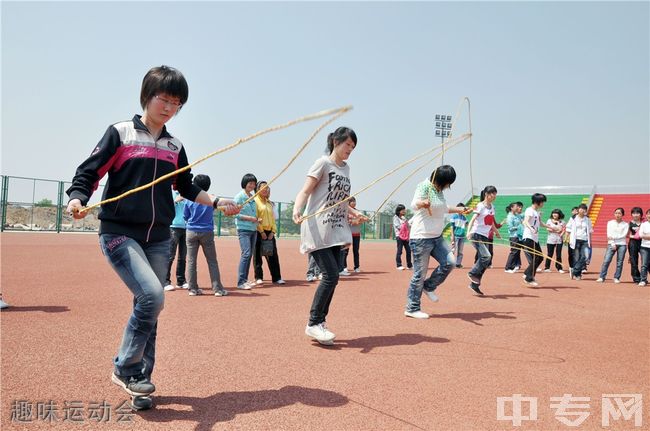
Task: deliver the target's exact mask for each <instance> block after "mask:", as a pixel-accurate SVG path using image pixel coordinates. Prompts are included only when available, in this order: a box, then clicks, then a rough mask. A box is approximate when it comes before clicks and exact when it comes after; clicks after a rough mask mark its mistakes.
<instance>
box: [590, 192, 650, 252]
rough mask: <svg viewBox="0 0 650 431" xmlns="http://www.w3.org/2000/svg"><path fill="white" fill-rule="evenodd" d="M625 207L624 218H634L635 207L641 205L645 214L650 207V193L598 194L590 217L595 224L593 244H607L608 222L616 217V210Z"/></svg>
mask: <svg viewBox="0 0 650 431" xmlns="http://www.w3.org/2000/svg"><path fill="white" fill-rule="evenodd" d="M619 207H620V208H623V209H624V210H625V215H624V216H623V220H626V221H629V220H630V219H631V218H632V215H631V211H632V208H633V207H641V209H642V210H643V215H644V216H645V211H646V210H647V209H648V208H650V194H596V195H594V200H593V202H592V204H591V208H590V209H589V217H590V218H591V222H592V223H593V225H594V235H593V237H592V239H593V245H594V247H604V246H605V245H606V244H607V222H608V221H610V220H613V219H614V210H615V209H616V208H619Z"/></svg>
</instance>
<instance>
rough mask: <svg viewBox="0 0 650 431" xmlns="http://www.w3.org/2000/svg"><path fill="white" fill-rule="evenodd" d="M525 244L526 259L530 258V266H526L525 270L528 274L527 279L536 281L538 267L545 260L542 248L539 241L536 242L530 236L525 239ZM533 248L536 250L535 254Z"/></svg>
mask: <svg viewBox="0 0 650 431" xmlns="http://www.w3.org/2000/svg"><path fill="white" fill-rule="evenodd" d="M523 244H524V250H525V251H524V254H525V255H526V260H528V268H526V271H525V272H524V274H525V275H526V281H535V274H537V267H538V266H540V265H541V264H542V262H543V261H544V259H543V258H542V249H541V247H540V246H539V243H538V242H535V241H533V240H532V239H530V238H526V239H525V240H524V241H523ZM533 250H535V254H533Z"/></svg>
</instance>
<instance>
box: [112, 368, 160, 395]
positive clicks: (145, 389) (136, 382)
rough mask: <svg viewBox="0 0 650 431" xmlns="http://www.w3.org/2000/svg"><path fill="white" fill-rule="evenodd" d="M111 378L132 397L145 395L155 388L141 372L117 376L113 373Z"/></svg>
mask: <svg viewBox="0 0 650 431" xmlns="http://www.w3.org/2000/svg"><path fill="white" fill-rule="evenodd" d="M111 380H112V381H113V383H115V384H116V385H118V386H121V387H122V389H124V390H125V391H126V393H127V394H129V395H131V396H132V397H142V396H147V395H149V394H150V393H152V392H154V391H155V390H156V387H155V386H154V385H153V383H151V382H150V381H149V379H148V378H146V377H145V376H144V375H143V374H137V375H135V376H118V375H117V374H115V373H113V375H112V376H111Z"/></svg>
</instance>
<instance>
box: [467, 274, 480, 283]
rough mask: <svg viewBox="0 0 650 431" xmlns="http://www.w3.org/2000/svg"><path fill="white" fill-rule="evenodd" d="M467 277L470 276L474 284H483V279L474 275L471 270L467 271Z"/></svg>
mask: <svg viewBox="0 0 650 431" xmlns="http://www.w3.org/2000/svg"><path fill="white" fill-rule="evenodd" d="M467 278H469V281H471V282H472V283H474V284H477V285H480V284H481V280H480V279H479V278H478V277H477V276H475V275H472V274H470V273H469V272H468V273H467Z"/></svg>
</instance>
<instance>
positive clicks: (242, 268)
mask: <svg viewBox="0 0 650 431" xmlns="http://www.w3.org/2000/svg"><path fill="white" fill-rule="evenodd" d="M237 236H238V237H239V248H241V257H240V258H239V269H238V271H237V272H238V276H237V286H241V285H242V284H244V283H246V282H247V281H248V271H249V270H250V267H251V260H252V258H253V253H255V241H256V240H257V231H256V230H239V229H237Z"/></svg>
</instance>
